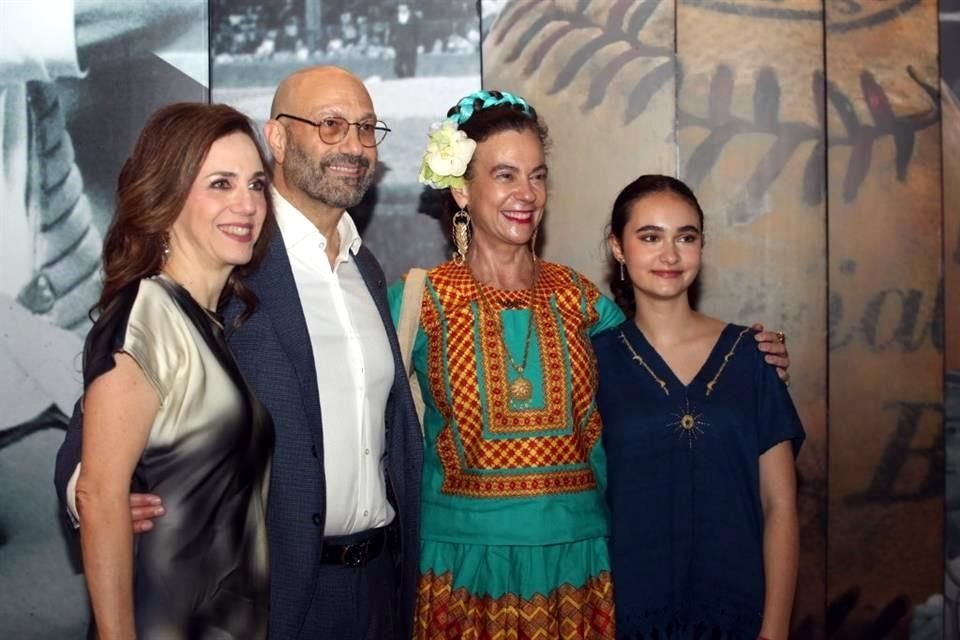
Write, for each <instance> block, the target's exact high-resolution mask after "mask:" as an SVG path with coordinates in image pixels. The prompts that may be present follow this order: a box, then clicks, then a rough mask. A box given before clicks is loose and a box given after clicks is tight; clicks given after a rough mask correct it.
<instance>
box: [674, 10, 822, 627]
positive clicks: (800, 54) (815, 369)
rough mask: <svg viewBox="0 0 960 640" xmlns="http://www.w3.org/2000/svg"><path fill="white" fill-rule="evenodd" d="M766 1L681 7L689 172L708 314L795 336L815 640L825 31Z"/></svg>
mask: <svg viewBox="0 0 960 640" xmlns="http://www.w3.org/2000/svg"><path fill="white" fill-rule="evenodd" d="M759 6H760V5H754V4H750V3H746V2H744V3H735V4H730V3H719V2H716V3H715V2H684V3H681V4H680V5H679V6H678V15H677V51H678V55H679V59H680V64H681V69H682V76H683V83H682V86H681V88H680V92H679V100H678V111H679V124H680V135H679V145H680V162H681V177H683V178H684V179H685V180H686V181H687V182H688V183H689V184H690V185H691V186H692V187H693V188H694V190H695V191H696V192H697V193H698V195H699V197H700V199H701V204H702V205H703V207H704V210H705V213H706V218H707V220H706V238H707V246H706V258H705V260H706V263H707V269H706V272H705V273H704V275H703V283H702V284H703V299H702V304H701V308H702V309H703V310H704V311H705V312H707V313H709V314H711V315H715V316H718V317H721V318H727V319H731V320H736V321H739V322H744V323H750V322H754V321H760V322H763V323H765V324H766V325H767V326H769V327H774V328H782V329H783V330H784V331H785V332H786V333H787V335H788V340H789V347H790V352H791V359H792V363H793V369H792V388H791V391H792V395H793V398H794V401H795V402H796V404H797V407H798V409H799V411H800V415H801V417H802V419H803V422H804V427H805V428H806V431H807V442H806V444H805V445H804V448H803V450H802V453H801V455H800V458H799V462H798V464H799V469H800V478H801V481H800V482H801V483H800V488H799V493H800V496H799V497H800V501H799V505H800V506H799V508H800V515H801V559H800V577H799V588H798V590H797V598H796V605H795V610H794V618H793V628H794V630H795V633H794V635H795V637H797V638H819V637H822V633H823V632H822V628H823V618H824V607H823V602H824V599H825V584H826V582H825V581H826V575H825V544H826V538H825V511H826V502H825V491H824V488H825V486H826V441H827V435H826V402H825V400H826V383H825V376H824V371H825V370H826V352H825V349H824V340H823V336H824V334H825V332H826V304H825V301H826V261H825V256H826V233H825V231H826V225H825V217H826V216H825V201H824V196H823V193H824V183H823V176H824V163H825V153H824V132H823V127H822V124H821V122H822V119H821V117H820V115H819V114H820V105H821V104H822V100H821V99H820V97H819V93H818V87H820V86H822V83H823V47H822V42H823V41H822V25H821V22H820V21H819V20H818V19H814V18H815V16H816V13H817V10H818V9H819V3H811V2H793V3H790V6H791V7H792V8H793V9H794V10H796V11H803V12H806V13H807V14H809V15H808V17H806V18H792V17H784V16H767V15H756V12H754V11H752V9H753V8H757V7H759ZM810 16H814V18H811V17H810Z"/></svg>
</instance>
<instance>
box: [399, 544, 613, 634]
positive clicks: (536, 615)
mask: <svg viewBox="0 0 960 640" xmlns="http://www.w3.org/2000/svg"><path fill="white" fill-rule="evenodd" d="M414 637H415V638H416V640H453V639H455V638H456V639H463V640H527V639H530V640H533V639H537V640H554V639H560V640H607V639H612V638H613V637H614V612H613V584H612V583H611V581H610V561H609V555H608V551H607V540H606V538H594V539H591V540H585V541H580V542H571V543H565V544H556V545H548V546H487V545H463V544H450V543H443V542H433V541H429V540H425V541H423V542H422V543H421V546H420V583H419V588H418V594H417V608H416V621H415V631H414Z"/></svg>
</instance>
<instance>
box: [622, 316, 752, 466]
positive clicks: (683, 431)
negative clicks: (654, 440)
mask: <svg viewBox="0 0 960 640" xmlns="http://www.w3.org/2000/svg"><path fill="white" fill-rule="evenodd" d="M749 331H750V329H744V330H742V331H741V332H740V334H739V335H738V336H737V339H736V340H734V342H733V346H731V347H730V350H729V351H728V352H727V353H726V355H724V356H723V360H722V361H721V363H720V367H719V368H718V369H717V372H716V373H715V374H713V378H712V379H711V380H710V382H708V383H707V384H706V391H705V393H704V398H708V397H710V394H712V393H713V392H714V390H715V389H716V386H717V381H718V380H719V379H720V375H721V374H722V373H723V372H724V370H725V369H726V368H727V363H728V362H729V361H730V358H732V357H733V352H734V351H736V350H737V345H739V344H740V340H742V339H743V336H745V335H746V334H747V333H748V332H749ZM722 335H723V334H722V333H721V336H722ZM620 342H622V343H623V344H624V345H625V346H626V347H627V350H628V351H630V358H631V360H633V361H634V362H636V363H637V364H639V365H640V367H641V368H642V369H643V370H644V371H646V372H647V373H649V374H650V377H651V378H653V380H654V382H656V383H657V386H658V387H660V390H661V391H663V394H664V395H665V396H669V395H670V389H669V387H668V386H667V381H666V380H664V379H663V378H661V377H659V376H658V375H657V374H656V373H654V372H653V369H651V368H650V365H649V364H648V363H647V362H646V361H645V360H644V359H643V358H642V357H641V356H640V354H639V353H637V350H636V349H634V348H633V345H632V344H631V343H630V340H629V338H627V336H626V334H625V333H624V332H623V331H621V332H620ZM711 356H712V352H711V354H710V355H709V356H707V360H708V361H709V359H710V357H711ZM704 366H706V365H704ZM690 388H692V383H691V386H690V387H689V388H687V389H686V392H689V390H690ZM686 392H685V393H684V398H683V404H682V405H680V411H679V413H675V414H674V415H673V420H672V421H671V422H669V423H667V426H668V427H669V428H670V429H671V430H672V431H675V432H676V433H678V434H679V436H680V438H683V437H684V436H686V438H687V445H688V446H689V447H690V448H693V441H694V440H696V439H697V438H698V437H699V436H702V435H704V434H705V433H706V431H704V428H705V427H709V426H710V423H709V422H707V421H706V420H705V419H704V415H703V414H702V413H698V412H697V410H696V408H694V407H692V406H691V405H690V398H689V397H687V393H686Z"/></svg>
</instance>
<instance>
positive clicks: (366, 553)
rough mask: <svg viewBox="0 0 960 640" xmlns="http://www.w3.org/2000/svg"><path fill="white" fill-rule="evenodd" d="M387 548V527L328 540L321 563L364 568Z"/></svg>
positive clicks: (326, 540)
mask: <svg viewBox="0 0 960 640" xmlns="http://www.w3.org/2000/svg"><path fill="white" fill-rule="evenodd" d="M367 534H369V535H367ZM386 546H387V528H386V527H381V528H379V529H373V530H371V531H365V532H363V533H359V534H354V535H351V536H339V537H331V538H326V539H325V540H324V541H323V549H322V550H321V551H320V562H322V563H323V564H336V565H341V566H344V567H363V566H365V565H366V564H367V563H368V562H369V561H371V560H373V559H374V558H376V557H377V556H378V555H380V553H381V552H382V551H383V550H384V548H385V547H386Z"/></svg>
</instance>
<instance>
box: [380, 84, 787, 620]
mask: <svg viewBox="0 0 960 640" xmlns="http://www.w3.org/2000/svg"><path fill="white" fill-rule="evenodd" d="M546 141H547V133H546V129H545V127H544V125H543V123H542V122H541V121H540V120H539V118H538V117H537V113H536V111H535V110H534V109H533V107H531V106H530V105H529V104H528V103H527V102H526V101H524V100H523V99H522V98H519V97H517V96H514V95H511V94H509V93H503V92H498V91H479V92H476V93H474V94H471V95H469V96H467V97H465V98H463V99H462V100H460V101H459V102H458V103H457V105H456V106H454V107H453V108H452V109H451V110H450V111H449V112H448V114H447V120H446V121H445V122H444V123H443V125H442V126H438V127H437V128H435V130H434V131H433V132H432V133H431V135H430V144H429V146H428V148H427V152H426V154H425V158H424V164H423V167H422V169H421V175H420V179H421V181H422V182H424V183H426V184H429V185H431V186H433V187H435V188H438V189H449V194H450V197H449V205H450V208H451V212H452V213H453V217H452V222H453V237H454V241H455V245H456V254H455V255H454V259H453V260H452V261H450V262H447V263H445V264H442V265H440V266H438V267H435V268H433V269H431V270H430V271H429V272H427V275H426V281H425V285H424V288H423V296H422V300H421V302H420V304H419V306H417V307H416V309H415V313H416V315H418V316H419V319H418V324H417V325H415V326H414V332H413V335H412V365H413V369H414V371H415V381H416V382H418V383H419V386H420V389H421V390H422V391H423V396H424V400H425V412H424V415H423V428H424V440H425V451H424V477H423V494H422V497H423V502H422V523H421V539H422V543H421V555H420V557H421V560H420V573H421V579H420V589H419V601H418V604H417V610H416V621H415V628H416V637H417V638H431V639H432V638H435V637H458V638H460V637H466V638H471V637H479V638H483V637H500V636H501V635H502V636H503V637H521V638H523V637H529V638H535V637H544V638H612V637H614V626H613V590H612V586H611V580H610V565H609V557H608V551H607V536H608V534H609V528H608V519H607V507H606V504H605V500H604V494H603V481H604V477H605V474H604V466H605V462H604V454H603V450H602V448H601V447H600V446H598V445H599V440H600V427H601V425H600V417H599V415H598V413H597V411H596V406H595V401H594V393H595V389H596V376H595V370H594V365H593V352H592V349H591V346H590V342H589V336H590V335H592V334H595V333H597V332H599V331H602V330H604V329H607V328H610V327H613V326H615V325H618V324H620V322H622V320H623V315H622V313H621V312H620V310H619V309H618V308H617V307H616V305H615V304H614V303H613V302H612V301H611V300H609V299H608V298H606V297H604V296H602V295H601V294H600V292H599V291H598V290H597V288H596V287H595V286H594V285H593V284H592V283H591V282H589V281H588V280H587V279H586V278H584V277H583V276H581V275H580V274H579V273H577V272H576V271H574V270H572V269H570V268H568V267H564V266H561V265H558V264H554V263H551V262H547V261H544V260H540V259H537V257H536V256H535V254H534V251H533V247H534V245H535V241H536V233H537V228H538V226H539V224H540V222H541V220H542V218H543V215H544V207H545V206H546V202H547V165H546V159H545V154H544V147H545V144H546ZM410 280H412V278H410V279H409V280H408V281H410ZM404 297H405V292H404V285H403V284H402V283H398V284H396V285H395V286H393V287H392V288H391V291H390V298H391V306H392V309H393V312H394V319H395V320H397V319H400V320H401V322H400V324H401V330H400V333H401V340H403V321H402V319H403V318H404V317H406V314H407V312H408V311H407V310H406V309H402V307H403V299H404ZM781 352H782V350H781Z"/></svg>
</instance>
